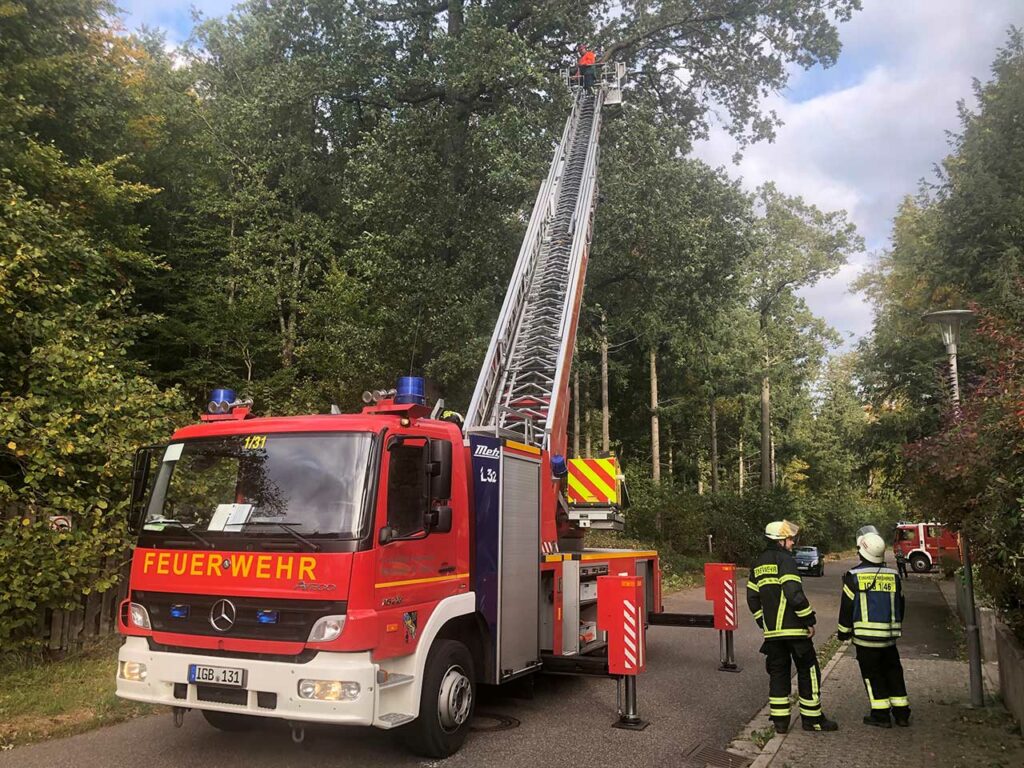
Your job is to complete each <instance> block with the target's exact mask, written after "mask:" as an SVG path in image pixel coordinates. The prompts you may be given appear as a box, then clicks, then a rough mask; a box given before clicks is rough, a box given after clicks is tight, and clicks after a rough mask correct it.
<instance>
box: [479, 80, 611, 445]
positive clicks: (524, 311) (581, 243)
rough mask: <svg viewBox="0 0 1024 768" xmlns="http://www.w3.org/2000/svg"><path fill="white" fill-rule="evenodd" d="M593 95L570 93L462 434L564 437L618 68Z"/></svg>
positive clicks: (538, 440) (532, 439) (530, 439)
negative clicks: (602, 145) (605, 124)
mask: <svg viewBox="0 0 1024 768" xmlns="http://www.w3.org/2000/svg"><path fill="white" fill-rule="evenodd" d="M606 72H607V74H606V75H605V76H603V77H602V79H601V81H600V82H599V84H598V87H597V88H596V89H595V92H593V93H591V92H589V91H587V90H585V89H582V88H579V87H576V88H574V89H573V90H574V92H575V102H574V105H573V110H572V114H571V115H570V116H569V119H568V120H567V121H566V124H565V130H564V132H563V133H562V140H561V142H560V143H559V144H558V146H557V148H556V149H555V157H554V160H553V161H552V163H551V170H550V171H549V173H548V177H547V179H546V180H545V181H544V184H543V185H542V186H541V188H540V192H539V193H538V195H537V201H536V203H535V205H534V208H533V214H532V215H531V216H530V223H529V226H528V227H527V230H526V237H525V238H524V240H523V244H522V247H521V249H520V251H519V258H518V260H517V262H516V267H515V271H514V273H513V275H512V280H511V282H510V283H509V287H508V292H507V294H506V295H505V302H504V304H503V305H502V309H501V315H500V316H499V319H498V323H497V325H496V326H495V329H494V334H493V335H492V337H491V344H490V347H489V348H488V350H487V356H486V358H485V359H484V365H483V367H482V368H481V370H480V376H479V378H478V379H477V384H476V390H475V391H474V392H473V399H472V401H471V402H470V406H469V411H468V413H467V415H466V428H467V430H477V431H483V430H486V431H494V432H498V433H502V434H504V435H506V436H509V437H513V438H514V439H516V440H519V441H521V442H523V443H526V444H528V445H534V446H537V447H542V448H548V447H549V446H550V441H551V435H552V434H559V433H560V432H559V431H561V433H564V431H565V427H566V425H565V424H564V423H562V422H564V421H565V419H566V414H567V403H563V402H561V400H562V399H564V398H565V397H566V396H567V386H566V385H567V382H568V376H569V369H570V366H571V365H572V356H573V348H574V346H575V341H576V322H577V319H578V317H579V308H580V302H581V299H582V295H583V279H584V275H585V272H586V260H587V253H588V250H589V247H590V240H591V235H592V231H593V223H594V222H593V219H594V209H595V206H596V202H597V161H598V138H599V135H600V130H601V107H602V106H603V105H604V104H605V103H606V101H607V102H608V103H613V102H614V103H618V102H619V101H620V100H621V91H620V83H621V78H622V74H624V72H623V68H622V66H621V65H618V66H614V68H613V67H612V66H609V67H608V68H607V69H606Z"/></svg>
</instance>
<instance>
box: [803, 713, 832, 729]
mask: <svg viewBox="0 0 1024 768" xmlns="http://www.w3.org/2000/svg"><path fill="white" fill-rule="evenodd" d="M800 720H801V721H802V722H803V727H804V730H805V731H838V730H839V724H838V723H837V722H836V721H835V720H829V719H828V718H827V717H825V716H824V715H822V716H821V717H819V718H818V719H817V720H810V721H808V720H806V719H805V718H802V717H801V718H800Z"/></svg>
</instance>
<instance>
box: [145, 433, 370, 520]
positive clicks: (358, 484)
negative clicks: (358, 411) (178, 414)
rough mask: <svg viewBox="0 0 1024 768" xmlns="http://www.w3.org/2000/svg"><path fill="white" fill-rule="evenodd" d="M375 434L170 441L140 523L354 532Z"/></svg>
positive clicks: (243, 436)
mask: <svg viewBox="0 0 1024 768" xmlns="http://www.w3.org/2000/svg"><path fill="white" fill-rule="evenodd" d="M372 446H373V436H372V435H370V434H365V433H352V432H349V433H334V434H330V435H323V434H309V433H307V434H266V435H230V436H227V437H218V438H212V439H201V440H189V441H186V442H182V443H172V444H171V445H169V446H168V447H167V450H166V451H165V453H164V457H163V462H162V463H161V465H160V472H159V474H158V475H157V479H156V482H155V483H154V486H153V494H152V496H151V497H150V502H149V506H148V508H147V514H146V522H145V524H144V526H143V530H145V531H163V532H166V533H169V534H173V533H174V531H175V530H176V529H177V530H178V531H179V532H180V530H181V528H183V527H187V528H188V529H190V530H192V531H195V532H196V533H199V534H201V535H203V536H204V537H206V536H207V533H212V534H235V535H238V534H240V533H243V532H244V533H245V534H247V535H248V534H253V533H261V534H273V535H276V536H280V535H286V536H287V535H288V534H287V532H286V531H284V530H283V528H284V527H287V528H288V529H290V530H292V531H294V532H295V533H298V534H301V535H305V536H310V535H318V534H319V535H332V536H334V537H338V536H340V537H342V538H354V537H356V536H357V535H358V533H359V528H360V524H361V522H362V510H363V508H364V506H365V505H364V496H365V494H366V492H367V488H368V479H367V467H368V466H369V464H370V455H371V448H372Z"/></svg>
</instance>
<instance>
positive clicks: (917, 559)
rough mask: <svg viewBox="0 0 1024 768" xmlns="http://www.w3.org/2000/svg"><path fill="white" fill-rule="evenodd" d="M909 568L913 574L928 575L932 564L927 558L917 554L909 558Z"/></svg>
mask: <svg viewBox="0 0 1024 768" xmlns="http://www.w3.org/2000/svg"><path fill="white" fill-rule="evenodd" d="M910 567H911V568H913V569H914V573H928V571H930V570H931V569H932V564H931V563H930V562H929V561H928V558H927V557H925V556H924V555H922V554H921V553H920V552H918V553H917V554H914V555H911V556H910Z"/></svg>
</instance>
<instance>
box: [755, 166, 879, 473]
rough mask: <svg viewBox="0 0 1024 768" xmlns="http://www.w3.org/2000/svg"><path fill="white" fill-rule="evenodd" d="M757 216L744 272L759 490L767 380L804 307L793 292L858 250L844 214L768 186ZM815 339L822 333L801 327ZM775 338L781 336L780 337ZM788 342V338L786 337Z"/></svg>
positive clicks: (766, 444)
mask: <svg viewBox="0 0 1024 768" xmlns="http://www.w3.org/2000/svg"><path fill="white" fill-rule="evenodd" d="M757 202H758V206H759V208H760V210H761V213H762V217H761V219H760V221H759V227H758V233H757V236H756V238H757V245H756V247H755V255H754V258H753V259H752V268H751V272H750V292H751V299H752V302H753V306H754V309H755V311H756V312H757V317H758V327H759V329H760V336H761V349H762V372H761V488H762V489H767V488H769V487H771V484H772V481H771V474H772V473H771V469H772V467H771V423H772V422H771V378H772V369H773V367H775V366H777V365H778V363H779V362H780V361H781V360H785V361H787V362H789V361H791V360H793V357H792V356H791V355H786V354H780V344H783V343H784V341H783V338H782V337H783V336H784V335H786V329H787V328H788V327H790V326H791V325H792V320H793V319H794V318H795V317H796V316H797V315H803V316H805V317H806V315H807V313H806V307H805V306H804V304H803V302H802V300H800V299H798V298H797V297H796V291H797V290H798V289H799V288H802V287H804V286H809V285H814V284H815V283H816V282H818V280H820V279H821V278H823V277H827V276H829V275H832V274H835V272H836V271H837V270H838V269H839V267H840V266H842V265H843V264H844V263H845V262H846V258H847V256H848V255H849V254H850V253H853V252H855V251H857V250H859V249H860V248H862V247H863V241H862V240H861V238H860V236H859V235H857V232H856V228H855V227H854V226H853V224H851V223H850V222H848V221H847V219H846V212H845V211H838V212H832V213H824V212H822V211H820V210H818V209H817V208H816V207H815V206H813V205H808V204H807V203H805V202H804V201H803V200H801V199H800V198H798V197H787V196H786V195H783V194H782V193H781V192H779V191H778V189H776V187H775V185H774V184H771V183H768V184H765V185H763V186H761V187H760V188H759V189H758V191H757ZM805 327H807V328H808V329H809V330H811V331H812V333H815V334H816V335H817V336H819V338H820V337H823V336H825V332H824V329H823V328H821V327H820V325H819V326H818V327H817V328H815V324H814V323H811V324H810V325H807V326H805ZM780 333H781V335H780ZM791 338H793V337H791Z"/></svg>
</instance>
